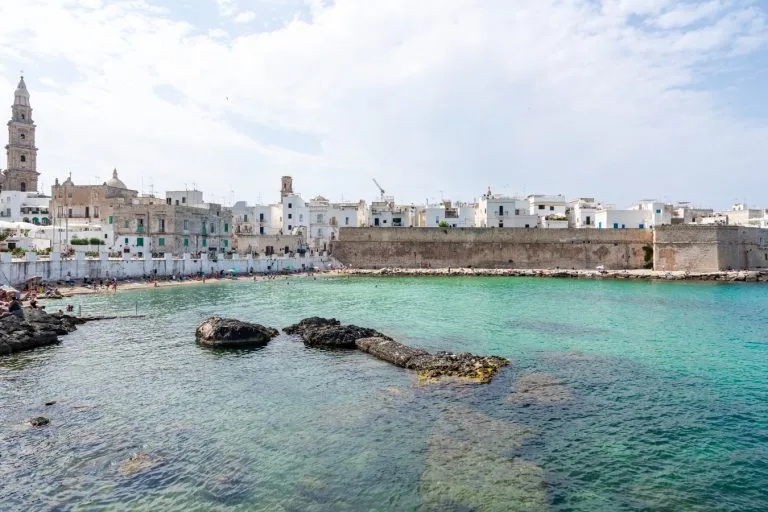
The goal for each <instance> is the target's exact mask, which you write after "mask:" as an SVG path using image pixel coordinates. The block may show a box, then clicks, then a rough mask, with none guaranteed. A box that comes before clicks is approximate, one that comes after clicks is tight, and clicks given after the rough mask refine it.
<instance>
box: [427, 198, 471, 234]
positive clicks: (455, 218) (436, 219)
mask: <svg viewBox="0 0 768 512" xmlns="http://www.w3.org/2000/svg"><path fill="white" fill-rule="evenodd" d="M476 222H477V204H473V203H456V204H453V203H452V202H451V201H447V200H446V201H443V202H441V203H440V204H436V205H427V206H425V207H422V208H419V209H418V215H417V223H416V224H417V226H418V227H424V228H435V227H439V226H440V225H441V224H442V225H443V226H445V225H448V227H452V228H473V227H475V223H476Z"/></svg>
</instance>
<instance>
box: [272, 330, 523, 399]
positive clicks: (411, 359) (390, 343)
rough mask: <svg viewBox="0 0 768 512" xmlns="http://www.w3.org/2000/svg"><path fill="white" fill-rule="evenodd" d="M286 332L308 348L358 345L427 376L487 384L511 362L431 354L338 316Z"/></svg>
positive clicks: (471, 356)
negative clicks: (352, 323)
mask: <svg viewBox="0 0 768 512" xmlns="http://www.w3.org/2000/svg"><path fill="white" fill-rule="evenodd" d="M283 331H284V332H285V333H287V334H291V335H295V336H299V337H300V338H301V339H302V340H303V341H304V344H305V345H307V346H308V347H325V348H344V349H354V348H357V349H359V350H361V351H363V352H367V353H369V354H371V355H372V356H375V357H377V358H379V359H381V360H384V361H387V362H388V363H392V364H394V365H395V366H399V367H401V368H407V369H409V370H415V371H417V372H419V377H421V378H424V379H437V378H441V377H458V378H461V379H464V380H469V381H471V382H476V383H481V384H485V383H488V382H490V381H491V379H493V377H494V376H495V375H496V373H498V371H499V370H500V369H501V368H503V367H504V366H507V365H508V364H509V361H508V360H507V359H504V358H501V357H496V356H476V355H474V354H470V353H468V352H461V353H459V354H452V353H449V352H437V353H435V354H430V353H429V352H427V351H426V350H421V349H418V348H412V347H409V346H407V345H403V344H402V343H398V342H397V341H395V340H393V339H392V338H390V337H389V336H386V335H384V334H382V333H380V332H378V331H376V330H374V329H369V328H366V327H358V326H356V325H341V323H340V322H339V321H338V320H336V319H335V318H320V317H311V318H306V319H304V320H302V321H301V322H299V323H297V324H294V325H290V326H288V327H286V328H284V329H283Z"/></svg>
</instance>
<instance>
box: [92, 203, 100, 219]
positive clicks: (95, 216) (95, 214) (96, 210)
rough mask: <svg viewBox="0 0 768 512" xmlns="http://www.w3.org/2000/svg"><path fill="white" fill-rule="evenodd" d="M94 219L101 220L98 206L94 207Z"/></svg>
mask: <svg viewBox="0 0 768 512" xmlns="http://www.w3.org/2000/svg"><path fill="white" fill-rule="evenodd" d="M93 218H94V219H98V218H99V207H98V206H94V207H93Z"/></svg>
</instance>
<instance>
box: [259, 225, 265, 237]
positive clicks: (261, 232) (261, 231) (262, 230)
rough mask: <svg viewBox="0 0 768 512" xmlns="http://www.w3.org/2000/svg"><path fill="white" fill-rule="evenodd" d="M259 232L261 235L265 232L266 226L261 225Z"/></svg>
mask: <svg viewBox="0 0 768 512" xmlns="http://www.w3.org/2000/svg"><path fill="white" fill-rule="evenodd" d="M259 234H260V235H263V234H264V226H259Z"/></svg>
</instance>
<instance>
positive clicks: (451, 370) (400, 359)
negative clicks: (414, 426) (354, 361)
mask: <svg viewBox="0 0 768 512" xmlns="http://www.w3.org/2000/svg"><path fill="white" fill-rule="evenodd" d="M357 348H359V349H360V350H362V351H363V352H368V353H369V354H371V355H373V356H376V357H378V358H379V359H383V360H384V361H387V362H390V363H392V364H394V365H397V366H400V367H401V368H407V369H409V370H416V371H418V372H419V377H421V378H424V379H437V378H440V377H459V378H461V379H465V380H470V381H473V382H477V383H480V384H486V383H488V382H490V381H491V379H493V377H494V376H495V375H496V374H497V373H498V371H499V370H500V369H501V368H503V367H505V366H507V365H508V364H509V360H507V359H504V358H502V357H497V356H476V355H474V354H470V353H469V352H460V353H458V354H452V353H450V352H437V353H434V354H430V353H429V352H427V351H425V350H421V349H414V348H411V347H409V346H407V345H403V344H402V343H398V342H396V341H393V340H391V339H389V338H363V339H360V340H357Z"/></svg>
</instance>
